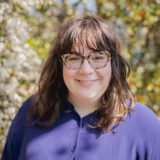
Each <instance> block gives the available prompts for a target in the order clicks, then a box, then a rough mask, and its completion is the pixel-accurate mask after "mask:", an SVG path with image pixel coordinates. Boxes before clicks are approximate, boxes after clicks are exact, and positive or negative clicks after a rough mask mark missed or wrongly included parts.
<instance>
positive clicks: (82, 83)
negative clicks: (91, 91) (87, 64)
mask: <svg viewBox="0 0 160 160" xmlns="http://www.w3.org/2000/svg"><path fill="white" fill-rule="evenodd" d="M76 81H77V82H78V84H79V85H80V86H82V87H90V86H92V85H93V84H94V83H95V82H96V81H97V80H76Z"/></svg>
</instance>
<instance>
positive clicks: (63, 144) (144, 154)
mask: <svg viewBox="0 0 160 160" xmlns="http://www.w3.org/2000/svg"><path fill="white" fill-rule="evenodd" d="M129 72H130V68H129V65H128V63H127V62H126V61H125V59H124V58H123V57H122V55H121V51H120V44H119V41H118V39H117V37H116V35H115V34H114V33H113V32H112V31H111V29H110V28H109V26H108V25H107V24H106V22H105V21H104V20H103V19H101V18H99V17H96V16H84V17H78V18H73V19H70V20H69V21H68V22H67V23H66V24H65V25H64V26H63V27H62V28H61V29H60V31H59V34H58V35H57V37H56V38H55V40H54V41H53V43H52V45H51V48H50V52H49V56H48V58H47V59H46V61H45V63H44V67H43V69H42V73H41V77H40V80H39V83H38V86H39V88H38V91H37V92H36V93H35V94H34V96H32V97H30V98H29V99H28V100H26V101H25V102H24V103H23V105H22V107H21V108H20V110H19V112H18V114H17V115H16V117H15V119H14V121H13V122H12V125H11V127H10V130H9V133H8V137H7V141H6V145H5V148H4V151H3V156H2V160H53V159H54V160H73V159H74V160H159V159H160V149H159V146H160V136H159V135H160V121H159V120H158V118H157V117H156V116H155V114H154V113H153V112H152V111H151V110H150V109H149V108H147V107H146V106H144V105H142V104H140V103H138V102H135V100H134V97H133V94H132V92H131V90H130V87H129V85H128V82H127V80H126V78H127V76H128V75H129ZM26 124H27V126H26Z"/></svg>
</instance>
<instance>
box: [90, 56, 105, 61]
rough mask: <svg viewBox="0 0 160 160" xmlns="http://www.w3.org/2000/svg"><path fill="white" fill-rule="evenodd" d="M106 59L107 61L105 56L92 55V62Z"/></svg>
mask: <svg viewBox="0 0 160 160" xmlns="http://www.w3.org/2000/svg"><path fill="white" fill-rule="evenodd" d="M104 59H105V55H92V56H91V60H94V61H101V60H104Z"/></svg>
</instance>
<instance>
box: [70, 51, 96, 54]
mask: <svg viewBox="0 0 160 160" xmlns="http://www.w3.org/2000/svg"><path fill="white" fill-rule="evenodd" d="M96 52H98V50H97V51H91V52H89V53H88V55H90V54H91V53H96ZM70 53H71V54H77V55H83V54H82V53H80V52H77V51H70Z"/></svg>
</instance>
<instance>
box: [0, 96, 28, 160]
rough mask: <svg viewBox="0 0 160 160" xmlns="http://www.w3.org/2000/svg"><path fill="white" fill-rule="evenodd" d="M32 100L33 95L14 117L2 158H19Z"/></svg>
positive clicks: (14, 159) (15, 159) (4, 159)
mask: <svg viewBox="0 0 160 160" xmlns="http://www.w3.org/2000/svg"><path fill="white" fill-rule="evenodd" d="M30 102H31V97H30V98H29V99H27V100H26V101H25V102H24V103H23V104H22V106H21V107H20V109H19V111H18V113H17V114H16V116H15V118H14V119H13V121H12V124H11V126H10V128H9V132H8V135H7V139H6V143H5V146H4V149H3V153H2V158H1V160H18V157H19V154H20V149H21V146H22V143H23V136H24V132H25V125H26V119H27V108H28V107H29V106H30Z"/></svg>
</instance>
